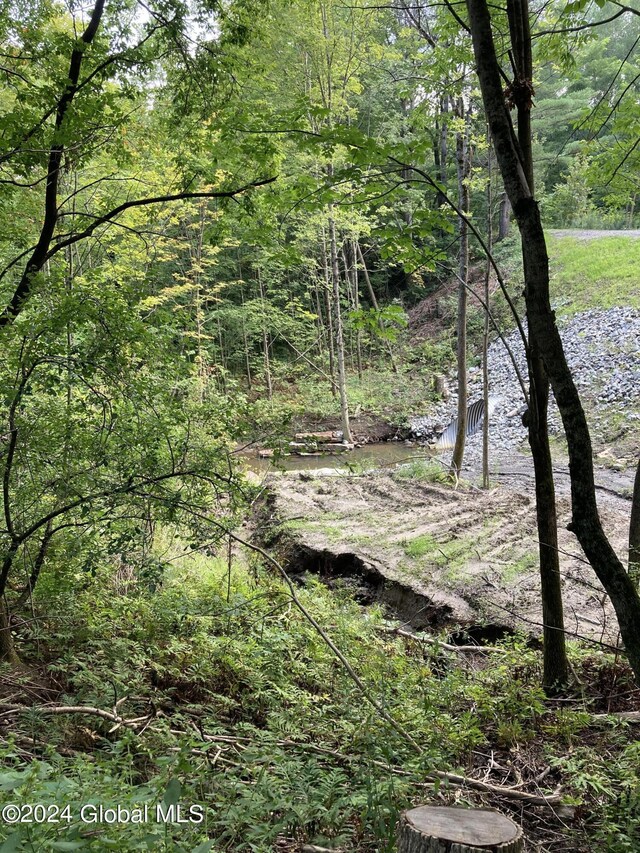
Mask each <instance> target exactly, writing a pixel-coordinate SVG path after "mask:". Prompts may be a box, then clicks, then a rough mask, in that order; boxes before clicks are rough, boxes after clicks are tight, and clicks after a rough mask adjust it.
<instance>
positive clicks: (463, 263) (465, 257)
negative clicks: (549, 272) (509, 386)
mask: <svg viewBox="0 0 640 853" xmlns="http://www.w3.org/2000/svg"><path fill="white" fill-rule="evenodd" d="M457 112H458V115H459V117H460V118H463V117H464V119H465V126H464V129H463V130H462V131H459V132H458V133H457V134H456V162H457V171H458V207H459V208H460V210H461V211H462V213H463V214H465V216H466V215H467V214H468V213H469V183H468V179H469V172H470V158H469V118H470V109H466V108H465V104H464V99H463V98H462V97H460V98H459V99H458V108H457ZM459 227H460V246H459V250H458V322H457V331H458V339H457V361H458V432H457V435H456V443H455V446H454V448H453V455H452V457H451V471H452V473H453V474H454V475H455V476H456V477H458V476H459V474H460V470H461V468H462V461H463V459H464V447H465V442H466V437H467V279H468V277H469V229H468V227H467V222H466V218H462V217H461V218H460V225H459Z"/></svg>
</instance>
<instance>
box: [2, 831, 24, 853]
mask: <svg viewBox="0 0 640 853" xmlns="http://www.w3.org/2000/svg"><path fill="white" fill-rule="evenodd" d="M21 847H22V833H21V832H20V830H18V831H17V832H13V833H12V834H11V835H10V836H9V837H8V838H7V840H6V841H5V842H4V844H3V845H2V847H0V853H14V851H15V850H20V848H21Z"/></svg>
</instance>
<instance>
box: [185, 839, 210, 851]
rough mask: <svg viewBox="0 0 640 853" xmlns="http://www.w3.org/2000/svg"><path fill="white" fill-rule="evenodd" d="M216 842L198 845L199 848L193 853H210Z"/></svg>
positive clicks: (205, 842) (195, 848)
mask: <svg viewBox="0 0 640 853" xmlns="http://www.w3.org/2000/svg"><path fill="white" fill-rule="evenodd" d="M213 844H214V842H213V841H212V840H209V841H203V842H202V844H198V846H197V847H194V848H193V850H192V851H191V853H209V850H211V848H212V847H213Z"/></svg>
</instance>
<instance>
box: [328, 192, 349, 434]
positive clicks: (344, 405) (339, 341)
mask: <svg viewBox="0 0 640 853" xmlns="http://www.w3.org/2000/svg"><path fill="white" fill-rule="evenodd" d="M329 249H330V252H331V277H332V279H333V307H334V310H335V321H336V322H335V335H336V351H337V354H338V390H339V391H340V415H341V417H342V431H343V433H344V440H345V441H348V442H349V443H352V441H353V439H352V438H351V428H350V425H349V401H348V399H347V374H346V369H345V361H344V336H343V334H342V309H341V307H340V269H339V267H338V247H337V243H336V224H335V220H334V218H333V207H332V206H330V207H329Z"/></svg>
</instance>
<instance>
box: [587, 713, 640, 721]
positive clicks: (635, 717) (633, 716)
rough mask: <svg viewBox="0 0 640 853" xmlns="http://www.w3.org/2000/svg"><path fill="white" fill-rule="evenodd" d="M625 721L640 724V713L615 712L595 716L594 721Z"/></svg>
mask: <svg viewBox="0 0 640 853" xmlns="http://www.w3.org/2000/svg"><path fill="white" fill-rule="evenodd" d="M611 718H613V719H616V720H623V721H624V722H625V723H640V711H614V712H612V713H609V714H594V715H593V717H592V719H594V720H603V721H605V720H610V719H611Z"/></svg>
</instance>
